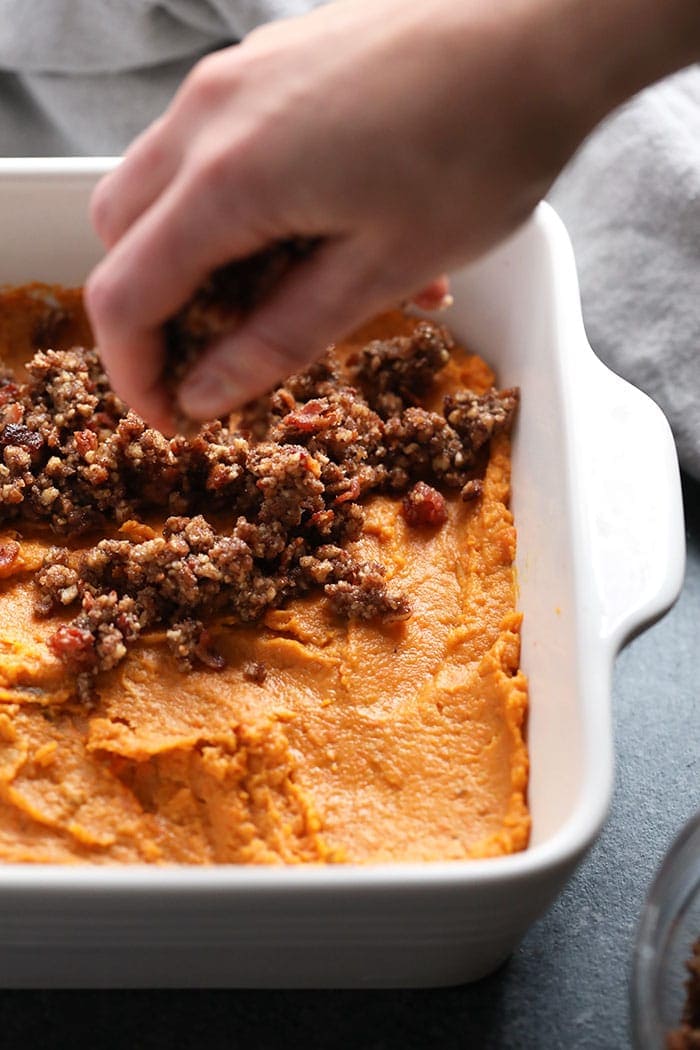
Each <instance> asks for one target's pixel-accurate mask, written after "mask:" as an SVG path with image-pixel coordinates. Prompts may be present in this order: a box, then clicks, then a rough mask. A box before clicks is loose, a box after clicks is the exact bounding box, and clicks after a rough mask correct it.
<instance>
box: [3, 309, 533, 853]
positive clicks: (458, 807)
mask: <svg viewBox="0 0 700 1050" xmlns="http://www.w3.org/2000/svg"><path fill="white" fill-rule="evenodd" d="M53 294H54V295H55V296H58V299H57V301H56V302H54V305H53V307H52V308H47V306H46V294H45V290H38V291H37V290H35V291H34V292H33V291H32V290H31V289H29V290H20V291H15V292H11V293H5V294H4V296H3V297H2V299H0V356H2V358H3V360H4V362H5V364H6V365H9V366H10V367H13V368H16V369H20V364H21V361H22V360H26V359H27V358H28V357H29V356H30V355H31V353H32V351H33V349H34V348H35V347H36V346H42V345H43V346H48V345H51V346H56V347H60V346H72V345H74V344H76V343H87V342H88V341H89V332H88V331H87V329H86V325H85V320H84V317H83V315H82V313H81V310H80V305H79V298H78V296H77V295H76V294H75V293H60V294H59V293H58V292H56V291H54V293H53ZM409 324H410V322H408V321H406V320H404V319H402V318H401V316H400V315H398V314H394V315H390V316H388V317H386V318H384V319H381V320H379V321H378V322H376V323H375V324H374V325H373V326H372V327H371V328H368V329H365V330H364V331H363V332H361V333H358V334H357V336H356V337H354V338H353V339H352V340H349V341H348V344H347V345H346V346H344V347H341V348H340V351H341V353H343V354H348V353H351V352H352V350H353V349H354V348H355V347H357V346H359V345H362V344H363V343H364V342H366V341H367V339H368V338H370V337H372V338H377V337H382V336H384V335H386V334H387V333H388V332H392V333H394V332H395V331H396V330H397V326H398V327H399V328H401V326H404V325H409ZM492 382H493V376H492V375H491V373H490V371H489V369H488V368H487V366H486V365H485V364H484V362H483V361H481V360H480V359H479V358H478V357H476V356H473V355H469V354H466V353H464V352H461V351H460V352H457V353H455V354H453V357H452V360H451V361H450V363H449V364H448V365H447V367H446V368H445V369H444V370H443V372H442V373H441V376H440V379H439V383H438V387H437V388H436V390H435V391H434V392H433V394H432V395H431V399H432V400H433V401H434V402H435V403H437V402H438V401H439V400H440V399H441V398H442V396H443V395H444V394H445V393H449V392H451V391H454V390H456V389H458V388H460V387H463V386H468V387H471V388H474V389H476V390H479V391H481V390H487V389H488V388H489V387H490V386H491V384H492ZM509 451H510V449H509V438H508V435H507V433H500V434H498V435H497V436H495V437H494V438H493V439H492V442H491V449H490V456H489V459H488V465H487V466H486V470H485V474H484V477H483V489H482V492H481V495H480V498H478V499H474V500H472V501H469V502H464V501H463V500H462V499H460V498H459V495H458V494H457V495H448V496H447V499H446V512H447V516H446V521H445V522H444V524H441V525H440V526H439V527H431V526H423V527H415V526H411V525H410V524H409V523H408V522H407V521H406V517H405V514H404V513H402V510H401V499H400V498H399V497H396V496H393V495H387V494H373V495H370V496H369V497H368V499H367V502H366V504H365V525H364V530H363V533H362V535H361V537H360V538H359V540H357V541H355V543H354V544H353V545H352V546H353V549H354V550H355V552H356V553H357V554H358V555H359V556H361V558H362V559H363V560H368V561H376V562H379V563H381V564H382V565H383V566H384V567H385V570H386V575H387V580H388V581H389V583H390V584H391V585H392V587H394V588H396V589H397V590H398V591H400V592H401V593H403V594H406V595H409V596H410V602H411V608H412V614H411V616H410V617H409V618H408V619H405V620H402V621H399V622H388V623H377V622H363V621H361V620H355V619H350V620H343V619H340V618H339V617H338V616H337V615H335V614H334V612H333V610H332V609H331V608H329V606H328V604H327V603H326V602H324V601H323V600H322V598H321V597H320V596H319V594H317V593H314V592H312V593H309V594H304V595H302V596H299V597H295V598H293V599H292V600H290V601H289V602H288V603H287V604H286V605H284V606H283V607H281V608H273V609H269V610H268V611H267V612H266V613H265V614H264V617H263V619H262V620H261V621H260V622H259V623H256V624H253V625H240V624H237V625H235V626H231V625H230V623H227V622H226V620H225V618H222V617H219V618H218V619H217V620H215V621H214V623H213V624H212V626H211V628H210V632H209V633H210V635H211V640H212V644H213V645H214V646H215V648H216V651H217V653H218V654H220V656H221V657H222V658H223V659H222V662H223V663H224V666H223V667H222V668H221V669H213V668H211V667H207V666H205V665H203V664H198V665H195V666H194V667H193V668H192V669H191V670H189V671H187V672H185V673H183V671H182V670H181V669H180V668H179V667H178V665H177V662H176V660H175V658H174V656H173V654H172V652H171V650H170V649H169V648H168V646H167V645H166V638H165V631H158V630H153V631H149V632H147V633H146V634H145V635H144V636H143V637H141V638H140V639H139V641H138V642H137V644H135V645H134V647H133V648H132V649H130V651H129V653H128V655H127V657H126V659H123V660H122V661H121V662H120V663H119V664H118V665H117V666H115V667H113V668H112V669H111V670H107V671H104V672H103V673H102V674H101V676H100V678H99V683H98V689H97V692H96V696H95V700H94V702H93V703H92V704H90V705H86V704H84V703H80V702H78V701H76V698H75V689H74V682H73V681H72V679H71V674H70V672H69V670H68V669H67V668H66V665H65V663H64V662H62V660H61V659H60V658H59V655H57V654H56V652H55V651H54V650H52V648H51V647H50V646H49V645H48V644H47V643H48V641H49V639H50V637H51V636H52V634H53V633H54V632H55V631H56V628H57V623H60V620H61V618H63V619H64V620H67V619H68V618H69V617H68V613H61V614H60V615H59V614H55V615H52V616H49V617H48V618H43V619H42V618H38V617H36V616H35V614H34V606H35V601H36V584H35V580H34V574H35V572H36V570H37V569H38V568H39V567H40V566H41V564H42V561H43V558H44V555H45V553H46V551H47V549H48V548H49V547H51V546H52V545H53V544H55V542H56V538H55V537H53V536H52V535H51V534H50V533H49V532H48V530H47V529H46V528H45V526H42V525H40V524H37V525H33V526H30V525H27V524H26V523H25V524H23V523H22V522H21V521H19V522H12V523H11V524H12V528H9V527H3V529H2V531H0V592H1V594H2V600H1V601H0V858H2V859H3V860H5V861H22V862H45V863H53V862H58V863H77V862H81V863H82V862H87V863H115V862H116V863H133V862H156V863H168V862H182V863H226V862H231V863H266V864H267V863H280V862H281V863H296V862H315V863H318V862H377V861H394V860H433V859H440V860H443V859H451V858H466V857H485V856H494V855H498V854H503V853H509V852H512V851H515V850H520V849H523V848H524V847H525V846H526V845H527V841H528V834H529V816H528V811H527V806H526V789H527V770H528V762H527V752H526V747H525V743H524V739H523V726H524V720H525V716H526V707H527V690H526V681H525V678H524V676H523V674H522V672H521V671H520V670H519V627H520V615H519V614H518V613H517V612H516V611H515V582H514V570H513V557H514V549H515V531H514V528H513V522H512V517H511V513H510V511H509V509H508V502H509V482H510V458H509ZM150 524H151V525H152V524H153V522H151V523H150ZM131 528H132V529H133V528H134V526H131ZM67 542H68V544H69V545H73V546H75V547H80V546H81V545H82V546H86V545H88V544H89V543H92V542H94V537H86V536H80V537H76V538H75V539H74V540H70V539H69V540H68V541H67V540H66V538H65V537H62V539H61V543H62V544H64V545H65V544H66V543H67ZM3 550H4V551H6V552H7V551H10V552H11V557H9V556H8V557H6V558H5V560H4V561H3V556H2V552H3ZM251 668H252V669H253V671H252V672H251ZM256 668H260V669H261V673H260V675H257V674H256V673H255V669H256Z"/></svg>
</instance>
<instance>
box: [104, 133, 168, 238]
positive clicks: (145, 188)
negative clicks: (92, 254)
mask: <svg viewBox="0 0 700 1050" xmlns="http://www.w3.org/2000/svg"><path fill="white" fill-rule="evenodd" d="M181 156H182V151H181V149H180V147H179V143H178V142H177V141H176V140H175V137H174V135H173V134H172V131H171V130H170V129H169V128H168V126H167V125H166V122H165V119H164V118H162V117H161V119H160V120H157V121H156V122H155V123H154V124H152V125H151V126H150V127H149V128H148V129H147V130H146V131H144V132H143V134H142V135H140V136H139V137H138V138H137V139H136V140H135V141H134V142H133V144H132V145H131V146H130V147H129V149H128V150H127V152H126V154H125V155H124V159H123V160H122V162H121V164H120V165H119V166H118V167H117V168H115V169H114V171H112V172H110V173H109V174H108V175H105V177H104V178H103V179H101V180H100V182H99V183H98V184H97V186H96V188H95V190H94V191H93V194H92V198H91V200H90V219H91V221H92V224H93V226H94V227H95V230H96V231H97V234H98V236H99V237H100V239H101V240H102V241H103V243H104V244H105V246H106V247H107V248H111V247H112V246H113V245H114V244H116V243H117V241H118V240H119V239H120V238H121V237H122V236H123V235H124V234H125V233H126V231H127V230H128V229H129V227H130V226H131V225H132V224H133V223H134V222H135V221H136V220H137V219H138V218H139V217H140V216H141V215H142V214H143V213H144V212H145V210H146V209H147V208H148V207H150V205H151V204H152V203H153V202H154V201H155V200H156V198H157V197H158V195H159V194H160V193H161V192H162V191H163V190H164V189H165V187H166V186H167V185H168V183H169V182H170V181H171V179H172V178H173V176H174V175H175V173H176V171H177V169H178V166H179V164H180V161H181Z"/></svg>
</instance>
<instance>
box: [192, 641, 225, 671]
mask: <svg viewBox="0 0 700 1050" xmlns="http://www.w3.org/2000/svg"><path fill="white" fill-rule="evenodd" d="M194 655H195V656H196V657H197V659H198V660H199V661H200V663H203V664H204V665H205V667H210V668H211V669H212V671H222V670H223V669H224V667H225V666H226V661H225V659H224V658H223V656H222V655H221V653H218V652H217V651H216V649H215V648H214V641H213V639H212V636H211V632H210V631H202V633H201V635H200V637H199V642H198V644H197V647H196V649H195V650H194Z"/></svg>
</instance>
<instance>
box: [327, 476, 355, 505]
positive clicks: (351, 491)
mask: <svg viewBox="0 0 700 1050" xmlns="http://www.w3.org/2000/svg"><path fill="white" fill-rule="evenodd" d="M361 492H362V486H361V484H360V479H359V478H358V477H357V476H355V477H354V478H351V479H350V484H349V485H348V487H347V488H346V490H345V492H341V493H340V495H339V496H336V498H335V499H334V501H333V502H334V503H347V502H348V501H349V500H356V499H358V498H359V496H360V493H361Z"/></svg>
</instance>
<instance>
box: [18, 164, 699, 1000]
mask: <svg viewBox="0 0 700 1050" xmlns="http://www.w3.org/2000/svg"><path fill="white" fill-rule="evenodd" d="M109 163H110V162H109V161H96V160H70V161H63V160H61V161H52V160H40V161H25V160H18V161H4V162H0V243H2V248H3V250H2V254H1V255H0V283H7V282H9V283H13V284H14V283H22V282H25V281H30V280H46V281H56V282H62V283H65V284H71V283H78V282H80V281H82V279H83V278H84V276H85V275H86V273H87V272H88V270H89V268H90V266H91V264H92V263H93V262H94V261H95V259H96V258H97V257H98V255H99V246H98V244H97V243H96V241H95V239H94V237H93V235H92V234H91V232H90V229H89V226H88V221H87V217H86V204H87V199H88V195H89V192H90V188H91V187H92V185H93V184H94V182H95V180H96V178H97V176H98V175H99V174H100V173H101V172H102V171H103V170H105V167H106V165H107V164H109ZM453 291H454V297H455V306H454V307H453V309H452V310H451V312H450V316H449V318H448V320H449V323H450V324H451V325H452V327H453V329H454V330H455V332H456V333H457V334H458V335H459V336H460V337H462V338H463V339H465V340H466V341H467V342H468V343H469V345H470V346H472V347H473V348H474V349H476V350H478V351H479V352H480V353H482V354H483V355H484V356H485V357H486V358H487V359H488V360H489V361H490V362H491V363H492V364H493V365H494V366H495V367H496V369H497V371H498V374H499V379H500V382H501V383H503V384H507V385H512V384H519V386H520V387H521V390H522V408H521V411H520V414H519V418H518V423H517V430H516V434H515V450H514V482H513V490H514V491H513V508H514V512H515V516H516V524H517V527H518V537H519V539H518V578H519V585H520V602H521V607H522V609H523V610H524V613H525V621H524V630H523V652H522V662H523V666H524V669H525V670H526V672H527V674H528V675H529V678H530V694H531V713H530V719H529V729H528V738H529V747H530V755H531V765H532V773H531V780H530V805H531V809H532V815H533V835H532V843H531V846H530V848H529V849H528V850H527V851H526V852H524V853H522V854H519V855H516V856H511V857H505V858H499V859H495V860H482V861H472V862H454V861H452V862H445V863H439V862H438V863H430V864H396V865H392V866H381V867H367V868H358V867H332V868H328V869H312V868H308V869H304V868H301V869H299V868H296V869H286V868H280V869H264V870H261V869H258V868H255V869H252V868H235V867H230V866H222V867H218V868H209V869H198V868H167V869H163V868H146V867H134V868H116V867H115V868H87V867H86V868H79V867H75V868H57V867H49V866H43V867H42V866H36V867H33V866H20V865H6V866H4V867H0V984H1V985H4V986H7V987H10V986H12V987H21V986H43V987H51V986H53V987H58V986H71V985H74V986H75V985H80V986H129V985H131V986H136V985H148V986H157V985H163V986H165V985H181V986H186V985H200V986H202V985H209V986H231V985H238V986H259V987H264V986H297V987H300V986H356V987H359V986H397V985H405V986H411V985H414V986H415V985H439V984H446V983H455V982H461V981H467V980H473V979H475V978H477V977H480V976H482V975H484V974H486V973H488V972H489V971H491V970H493V969H494V968H495V967H497V966H498V965H499V963H501V962H502V961H503V960H504V959H505V958H506V957H507V956H508V954H509V953H510V952H511V951H512V950H513V948H514V947H515V946H516V944H517V943H518V940H519V939H520V938H521V937H522V935H523V933H524V932H525V930H526V929H527V928H528V926H529V925H530V924H531V923H532V922H533V920H534V919H536V918H537V917H538V916H539V915H540V914H541V913H542V912H543V910H544V909H545V908H546V907H547V906H548V905H549V904H550V902H551V901H552V900H553V898H554V897H555V895H556V894H557V892H558V891H559V890H560V888H561V887H562V885H563V884H564V882H565V880H566V879H567V877H568V876H569V875H570V874H571V872H572V870H573V868H574V867H575V865H576V864H577V862H578V861H579V860H580V859H581V857H582V855H583V854H584V852H585V851H586V849H587V848H588V847H589V846H590V844H591V842H592V840H593V839H594V837H595V836H596V834H597V833H598V831H599V829H600V827H601V824H602V822H603V820H604V817H605V814H606V811H607V807H608V804H609V800H610V792H611V783H612V771H613V742H612V734H611V719H610V683H611V670H612V664H613V659H614V657H615V654H616V652H617V651H618V650H619V648H620V646H621V645H622V644H623V643H624V642H625V640H626V639H628V638H629V637H630V635H631V634H633V633H634V632H635V631H637V630H639V629H640V628H641V627H642V626H644V625H646V624H648V623H649V622H650V621H652V620H653V619H654V618H656V617H658V616H659V615H660V614H661V613H663V612H664V611H665V610H666V609H667V608H668V607H669V606H670V605H671V603H672V602H673V601H674V599H675V598H676V596H677V595H678V592H679V590H680V587H681V582H682V577H683V568H684V535H683V518H682V504H681V494H680V485H679V475H678V466H677V461H676V455H675V450H674V446H673V441H672V438H671V434H670V432H669V428H668V426H667V424H666V421H665V420H664V417H663V416H662V414H661V412H660V411H659V409H658V408H657V407H656V406H655V405H654V404H653V403H652V402H651V401H650V400H649V399H648V398H647V397H646V396H644V395H643V394H641V393H639V392H638V391H637V390H635V389H634V388H633V387H631V386H629V385H628V384H627V383H625V382H623V381H622V380H620V379H619V378H617V377H616V376H614V375H613V373H612V372H610V371H609V370H608V369H607V368H605V367H604V366H603V365H602V364H601V363H600V362H599V361H598V360H597V358H596V357H595V356H594V354H593V352H592V351H591V349H590V347H589V346H588V343H587V341H586V337H585V334H584V330H583V325H582V320H581V313H580V307H579V295H578V287H577V281H576V273H575V267H574V261H573V256H572V251H571V248H570V245H569V241H568V239H567V236H566V233H565V231H564V228H563V226H562V224H561V223H560V221H559V220H558V219H557V217H556V216H555V214H554V213H553V212H552V210H551V209H550V208H548V207H547V206H545V205H541V206H540V208H539V209H538V210H537V212H536V214H535V215H534V217H533V218H532V219H531V220H530V221H529V222H528V223H527V225H526V226H525V227H524V228H523V229H522V230H521V231H520V232H519V233H518V234H517V235H516V236H515V237H514V238H512V239H511V240H510V241H509V242H508V243H507V244H504V245H503V246H502V247H500V248H499V249H498V250H496V251H495V252H493V253H492V254H491V255H489V256H488V258H486V259H484V260H483V261H481V262H479V263H478V264H477V265H475V266H473V267H470V268H469V269H467V270H465V271H463V272H461V273H459V274H456V275H455V276H454V278H453Z"/></svg>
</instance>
